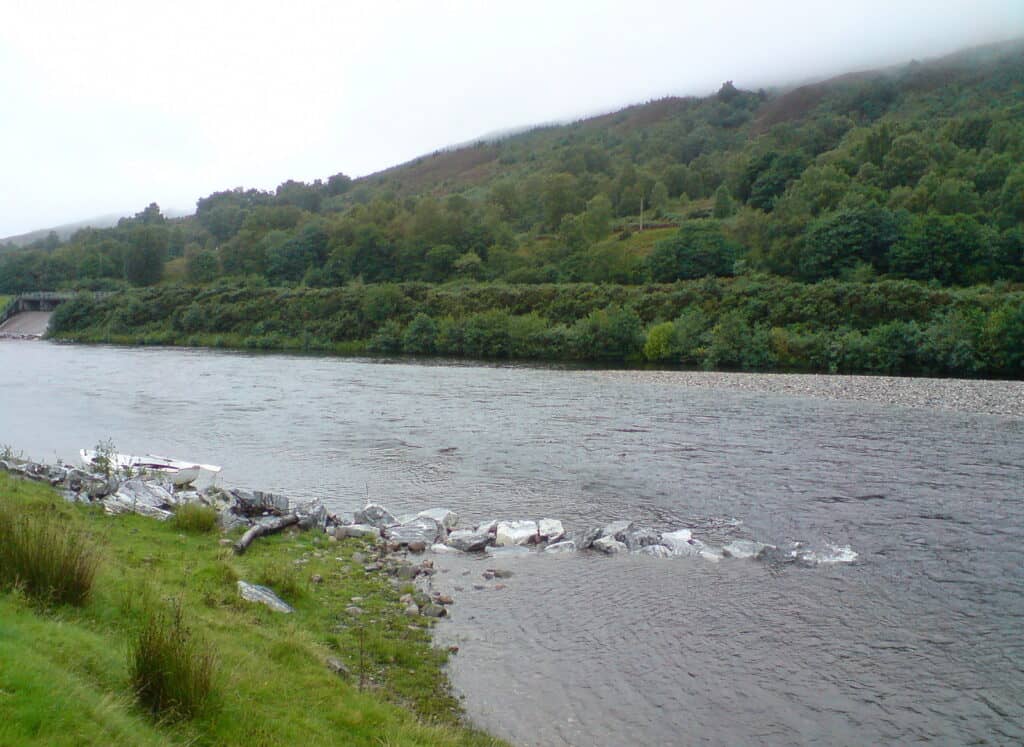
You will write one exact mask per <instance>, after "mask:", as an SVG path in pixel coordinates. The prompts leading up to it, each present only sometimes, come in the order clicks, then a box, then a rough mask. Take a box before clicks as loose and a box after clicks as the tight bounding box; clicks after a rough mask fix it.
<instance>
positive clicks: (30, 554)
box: [0, 505, 99, 605]
mask: <svg viewBox="0 0 1024 747" xmlns="http://www.w3.org/2000/svg"><path fill="white" fill-rule="evenodd" d="M98 566H99V552H98V551H97V549H96V547H95V546H94V545H93V544H92V542H90V541H89V539H88V537H87V536H86V535H85V534H83V533H82V532H80V531H76V530H74V529H72V528H69V527H68V526H66V525H64V524H62V523H60V522H59V520H58V518H57V517H54V516H51V515H48V514H44V513H35V512H29V511H25V510H21V511H18V510H15V509H13V508H12V507H10V506H2V505H0V586H5V587H18V588H20V589H22V591H24V593H25V594H26V595H28V596H29V597H31V598H33V599H35V600H36V601H39V602H42V603H44V604H73V605H82V604H84V603H85V601H86V600H87V599H88V598H89V593H90V592H91V591H92V584H93V579H94V578H95V576H96V569H97V567H98Z"/></svg>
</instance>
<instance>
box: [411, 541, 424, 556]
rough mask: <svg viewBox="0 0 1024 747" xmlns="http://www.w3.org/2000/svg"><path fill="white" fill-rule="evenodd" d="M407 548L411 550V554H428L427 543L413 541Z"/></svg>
mask: <svg viewBox="0 0 1024 747" xmlns="http://www.w3.org/2000/svg"><path fill="white" fill-rule="evenodd" d="M407 547H408V548H409V552H414V553H421V552H426V549H427V543H426V542H422V541H420V540H413V541H412V542H410V543H409V544H408V545H407Z"/></svg>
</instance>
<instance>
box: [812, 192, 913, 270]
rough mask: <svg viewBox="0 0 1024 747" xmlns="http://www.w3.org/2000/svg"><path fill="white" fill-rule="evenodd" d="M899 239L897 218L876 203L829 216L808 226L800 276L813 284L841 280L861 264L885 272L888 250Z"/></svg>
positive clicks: (829, 214)
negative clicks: (834, 279) (865, 263)
mask: <svg viewBox="0 0 1024 747" xmlns="http://www.w3.org/2000/svg"><path fill="white" fill-rule="evenodd" d="M899 236H900V225H899V221H898V219H897V216H896V215H895V214H894V213H892V212H891V211H890V210H887V209H886V208H883V207H881V206H879V205H876V204H874V203H871V204H868V205H864V206H860V207H846V208H843V209H841V210H837V211H834V212H831V213H826V214H825V215H823V216H821V217H820V218H818V219H816V220H814V221H812V222H811V223H810V224H809V225H808V227H807V231H806V232H805V234H804V241H803V247H802V249H801V251H800V255H799V258H798V273H799V275H800V277H801V278H803V279H804V280H810V281H815V280H821V279H822V278H826V277H838V276H839V275H840V274H842V272H843V271H845V270H849V269H851V268H853V267H854V266H855V265H856V264H857V263H858V262H867V263H868V264H870V265H872V266H874V267H875V268H877V269H878V270H880V271H882V272H884V271H885V270H887V269H888V262H889V248H890V247H891V246H892V245H893V243H894V242H895V241H896V240H897V239H898V238H899Z"/></svg>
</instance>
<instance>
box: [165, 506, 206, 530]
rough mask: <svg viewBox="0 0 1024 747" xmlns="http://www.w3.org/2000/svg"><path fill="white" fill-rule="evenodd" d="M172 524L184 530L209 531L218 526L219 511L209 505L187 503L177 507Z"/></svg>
mask: <svg viewBox="0 0 1024 747" xmlns="http://www.w3.org/2000/svg"><path fill="white" fill-rule="evenodd" d="M171 526H173V527H174V528H175V529H180V530H181V531H183V532H192V533H197V534H204V533H209V532H212V531H213V530H214V529H215V528H216V526H217V512H216V511H214V510H213V509H212V508H210V507H209V506H203V505H201V504H198V503H186V504H184V505H182V506H178V508H177V509H175V511H174V516H173V517H172V518H171Z"/></svg>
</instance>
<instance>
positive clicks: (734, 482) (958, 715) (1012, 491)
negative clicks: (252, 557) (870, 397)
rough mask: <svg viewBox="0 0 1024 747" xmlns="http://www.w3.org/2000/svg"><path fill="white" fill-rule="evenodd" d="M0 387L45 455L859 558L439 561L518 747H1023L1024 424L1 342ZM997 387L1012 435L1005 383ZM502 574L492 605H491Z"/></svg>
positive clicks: (802, 399)
mask: <svg viewBox="0 0 1024 747" xmlns="http://www.w3.org/2000/svg"><path fill="white" fill-rule="evenodd" d="M0 370H2V371H3V376H4V382H5V384H4V387H3V388H0V444H9V445H11V446H13V447H14V448H15V449H16V450H23V451H24V452H25V453H27V454H28V455H30V456H32V457H35V458H40V459H49V460H52V459H54V458H55V457H59V458H62V459H64V460H73V459H74V458H75V455H76V454H77V450H78V449H79V448H82V447H92V446H94V445H95V444H97V443H98V442H99V441H101V440H105V439H112V440H113V441H114V443H115V444H116V446H117V447H118V448H119V449H120V450H122V451H135V452H153V453H166V454H170V455H173V456H180V457H183V458H187V459H195V460H197V461H205V462H213V463H218V464H222V465H224V472H223V477H222V478H221V480H222V482H223V483H225V484H228V485H232V486H239V487H250V488H258V489H263V490H270V491H275V492H283V493H287V494H289V495H292V496H295V497H320V498H322V499H323V500H324V501H325V502H326V503H327V504H328V506H329V507H331V508H332V509H333V510H335V511H339V512H340V511H351V510H353V509H355V508H358V507H359V506H360V505H361V504H362V503H363V502H364V501H365V500H366V499H371V500H375V501H380V502H382V503H384V504H385V505H387V506H388V507H389V508H391V509H392V510H393V511H395V512H405V511H412V510H420V509H424V508H428V507H433V506H446V507H449V508H452V509H454V510H456V511H457V512H458V513H459V514H460V515H461V516H462V517H463V521H464V523H472V522H474V521H478V520H484V519H489V518H539V517H541V516H550V517H554V518H560V519H562V520H563V522H564V523H565V524H566V526H567V527H568V528H569V529H577V528H584V527H589V526H599V525H601V524H602V523H604V522H606V521H609V520H613V519H623V518H628V519H632V520H634V521H637V522H640V523H643V524H646V525H649V526H653V527H655V528H657V529H677V528H681V527H691V528H693V530H694V535H695V536H697V537H699V538H701V539H702V540H704V541H706V542H709V543H712V544H720V543H722V542H725V541H728V540H730V539H735V538H749V539H756V540H758V541H761V542H770V543H774V544H783V543H787V542H791V541H800V542H804V543H806V544H807V545H808V546H810V547H813V548H817V549H820V551H821V553H822V557H825V558H828V557H829V555H828V553H829V552H832V551H833V550H835V549H836V548H850V549H852V550H853V551H855V552H856V553H857V558H856V560H855V561H854V562H852V563H824V564H819V565H816V566H814V567H795V566H784V567H779V566H772V565H766V564H763V563H758V562H754V561H749V560H748V561H741V560H729V559H727V560H723V561H722V562H718V563H713V562H709V561H707V560H703V559H699V558H680V559H671V560H659V559H653V558H646V557H603V556H602V557H598V556H595V555H592V554H588V553H584V554H579V555H573V556H569V557H546V556H531V557H526V558H515V559H500V560H493V559H492V560H473V559H467V558H451V557H447V556H446V557H443V558H442V557H441V556H438V565H439V567H440V568H441V570H442V573H439V574H438V575H437V576H435V579H437V583H438V584H439V585H440V586H441V587H442V588H445V589H447V590H451V591H453V592H454V595H455V597H456V604H455V605H454V606H453V607H452V617H451V619H450V620H449V621H445V622H444V623H442V625H440V626H439V628H438V636H439V639H440V640H441V642H444V643H450V642H454V643H457V644H458V645H459V646H460V651H459V653H458V654H457V655H456V656H454V657H453V659H452V664H451V677H452V680H453V683H454V685H455V687H456V689H457V691H459V692H460V693H461V694H462V695H463V696H464V697H465V703H466V707H467V710H468V712H469V714H470V716H471V717H472V719H473V720H474V721H476V722H477V723H478V724H480V725H481V726H483V727H484V728H487V729H488V730H490V731H492V732H493V733H496V734H498V735H501V736H505V737H507V738H509V739H510V740H511V741H513V742H515V743H518V744H528V745H534V744H536V745H622V744H673V745H675V744H722V745H736V744H793V743H829V744H882V743H888V744H896V743H900V744H904V743H909V742H918V741H933V742H936V743H947V744H966V743H994V744H1010V743H1019V742H1020V741H1021V740H1022V739H1024V635H1022V632H1024V418H1021V417H1018V416H1011V415H990V414H983V413H976V412H964V411H951V410H942V409H937V408H934V407H927V408H926V407H916V408H914V407H901V406H898V405H896V406H894V405H892V404H886V405H883V404H876V403H873V402H871V401H855V399H856V398H854V399H851V400H844V399H838V400H837V399H822V398H816V397H811V396H801V395H800V394H793V393H771V392H764V391H749V390H744V389H736V388H729V387H727V386H724V385H723V386H722V387H716V386H714V380H713V375H711V376H712V378H711V380H710V384H709V383H708V381H704V382H703V384H702V385H701V386H686V385H678V383H677V384H673V383H672V382H671V376H666V375H658V376H653V377H652V376H650V375H644V374H636V375H632V374H629V373H623V372H616V373H608V372H595V371H581V370H568V369H567V370H559V369H552V368H534V367H521V366H500V367H499V366H485V365H454V364H440V363H438V364H433V365H431V364H410V363H401V362H399V363H377V362H369V361H361V360H353V359H336V358H317V357H298V356H285V355H248V354H241V353H224V352H212V351H205V350H189V349H130V348H108V347H82V346H71V345H55V344H50V343H43V342H17V341H6V342H0ZM815 378H816V377H807V380H808V381H811V380H813V379H815ZM754 380H755V379H749V381H754ZM723 381H724V379H723ZM851 386H859V385H856V384H853V385H851ZM908 386H909V387H910V388H911V389H913V388H914V387H917V386H920V387H927V386H928V384H927V382H921V384H920V385H917V384H910V385H908ZM946 386H949V384H948V382H947V383H946ZM972 386H975V387H980V388H981V389H984V388H985V384H983V383H982V384H974V385H972ZM992 387H993V392H997V394H995V395H993V396H995V397H996V398H997V399H998V398H1002V399H1004V400H1005V399H1006V398H1011V399H1015V400H1017V401H1014V402H1010V403H1009V406H1008V408H1007V409H1005V411H1006V412H1019V406H1020V404H1021V403H1020V398H1022V397H1024V386H1022V385H1019V384H1006V383H1002V384H999V385H996V384H993V385H992ZM960 409H961V410H963V409H964V408H963V407H960ZM498 566H500V567H503V568H508V569H511V570H512V571H513V575H512V577H511V578H509V579H506V580H504V581H503V582H502V584H501V586H504V588H498V586H499V585H497V584H495V583H494V582H483V580H482V579H481V578H480V572H481V571H482V570H484V569H485V568H492V567H498ZM474 585H482V586H483V588H480V589H477V588H474Z"/></svg>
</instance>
